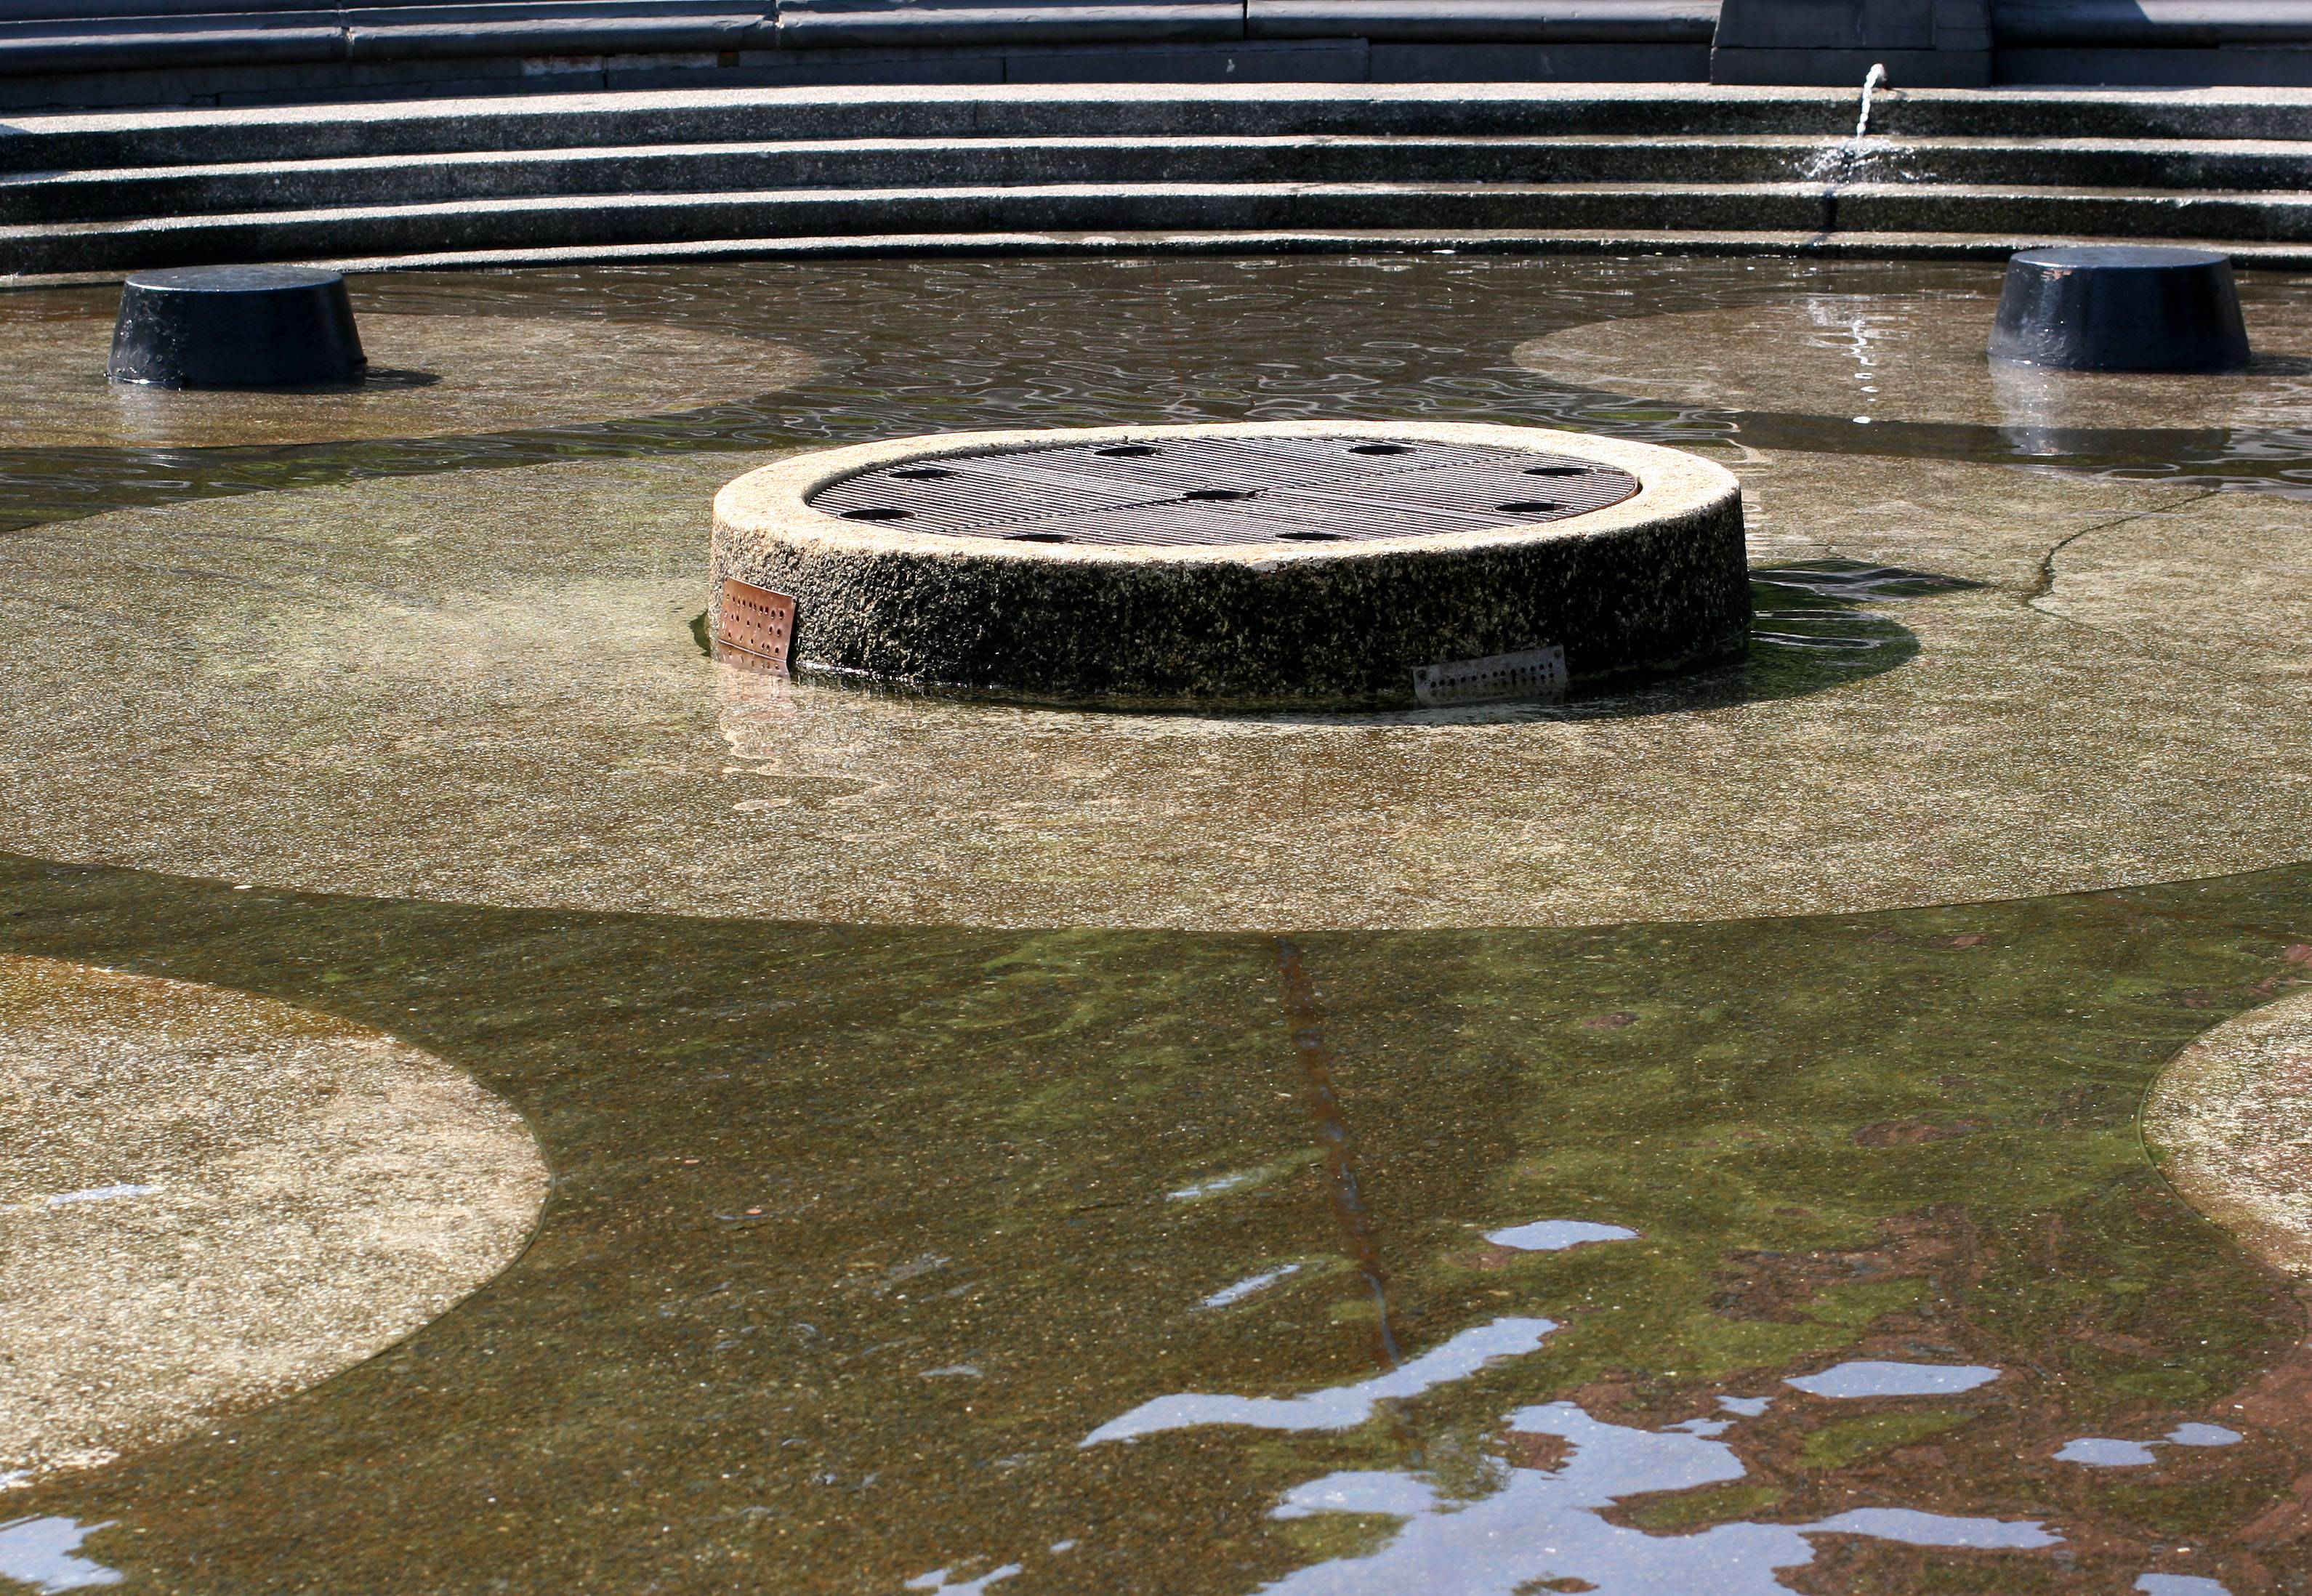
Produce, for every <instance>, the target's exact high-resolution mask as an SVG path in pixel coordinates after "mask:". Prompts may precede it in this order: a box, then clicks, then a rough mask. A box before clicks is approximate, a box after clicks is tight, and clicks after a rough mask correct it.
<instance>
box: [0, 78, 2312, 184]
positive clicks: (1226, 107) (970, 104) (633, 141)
mask: <svg viewBox="0 0 2312 1596" xmlns="http://www.w3.org/2000/svg"><path fill="white" fill-rule="evenodd" d="M629 98H636V99H638V98H644V97H641V96H633V97H629ZM670 98H671V99H675V100H677V101H679V103H674V104H670V105H667V106H664V107H661V108H652V107H647V106H640V107H636V106H628V107H622V108H617V109H591V108H583V107H569V106H556V105H551V104H549V105H546V106H542V107H541V106H539V105H536V104H516V105H512V106H507V105H505V104H504V103H502V102H497V101H490V102H483V103H482V104H480V105H479V106H474V105H468V106H466V107H465V108H463V109H449V110H445V109H442V108H428V109H425V110H393V111H391V112H390V113H375V112H371V111H357V112H354V113H347V112H344V111H338V110H328V111H319V112H313V113H308V114H304V115H293V114H283V113H279V112H266V113H259V114H248V113H244V114H241V115H236V116H202V115H200V114H197V113H171V114H167V115H155V116H145V117H124V118H25V119H23V120H22V121H20V122H19V123H17V124H16V125H15V126H14V127H11V128H9V129H7V130H5V131H0V171H20V172H21V171H101V170H118V169H123V168H136V167H147V166H166V165H211V164H223V163H229V162H251V161H285V162H287V161H309V160H329V159H347V158H357V157H361V156H381V155H431V154H444V153H495V152H514V151H539V150H559V149H584V148H606V147H607V148H633V147H636V146H642V145H692V144H725V143H734V142H740V141H764V140H800V139H815V138H946V139H962V138H972V137H999V138H1007V137H1008V138H1029V137H1066V136H1081V135H1082V134H1083V133H1084V132H1086V131H1087V130H1088V129H1097V130H1098V131H1099V132H1100V133H1102V134H1105V135H1109V136H1123V137H1178V136H1213V137H1239V138H1250V137H1285V136H1321V135H1343V136H1434V137H1502V136H1519V135H1523V136H1536V135H1552V136H1572V135H1591V136H1629V137H1639V136H1693V137H1709V136H1739V135H1761V134H1782V135H1791V136H1806V137H1819V138H1836V137H1839V136H1843V134H1845V133H1846V132H1848V131H1849V130H1851V129H1852V126H1853V117H1854V101H1853V98H1852V96H1848V95H1844V94H1836V93H1826V94H1818V95H1807V94H1803V93H1801V94H1781V93H1773V94H1762V95H1758V96H1756V97H1751V98H1740V97H1716V98H1713V97H1711V96H1709V95H1708V94H1706V93H1705V92H1699V91H1697V92H1691V93H1687V94H1683V95H1681V94H1674V93H1664V92H1642V93H1633V94H1625V95H1621V96H1612V97H1607V96H1599V97H1595V98H1591V97H1577V96H1567V95H1553V96H1537V97H1529V98H1528V97H1519V96H1516V95H1508V96H1497V95H1481V96H1475V97H1470V98H1466V99H1455V98H1452V97H1449V96H1443V95H1440V96H1437V97H1433V98H1432V97H1427V96H1398V95H1385V94H1372V93H1347V94H1343V93H1334V94H1330V95H1320V96H1309V97H1305V98H1302V97H1294V96H1282V97H1274V98H1272V97H1258V98H1225V99H1224V98H1219V97H1211V98H1199V97H1195V96H1190V95H1177V94H1147V93H1143V94H1140V95H1133V96H1092V97H1085V98H1078V97H1075V96H1073V95H1046V96H1037V97H1004V96H1003V95H1001V94H994V93H985V94H981V95H977V96H958V95H956V94H954V93H952V92H948V91H924V92H920V93H919V94H918V95H916V96H914V97H898V98H891V99H880V98H878V99H867V100H859V99H845V98H841V97H832V96H830V97H825V98H819V99H812V98H799V97H788V98H785V99H770V100H750V99H748V98H746V97H743V96H727V97H722V100H723V102H722V103H699V102H697V101H695V100H692V99H691V98H690V97H670ZM2306 127H2307V124H2306V119H2305V118H2304V116H2303V115H2302V114H2301V112H2300V111H2299V110H2298V109H2297V108H2295V107H2292V106H2287V105H2274V104H2257V103H2253V102H2248V101H2188V100H2185V101H2177V100H2174V99H2170V100H2168V101H2165V102H2160V101H2153V100H2150V99H2129V98H2124V97H2105V96H2095V95H2087V94H2082V95H2077V96H2062V97H2048V96H2024V95H1995V94H1994V95H1981V96H1972V97H1967V96H1941V97H1935V98H1926V97H1920V98H1914V99H1912V100H1909V101H1904V100H1902V99H1900V98H1899V97H1897V98H1895V99H1892V100H1889V101H1881V106H1880V110H1878V113H1877V114H1876V115H1875V117H1874V118H1873V122H1872V128H1873V131H1874V132H1877V133H1879V134H1883V135H1887V136H1891V137H1895V138H1902V137H1914V138H1924V137H1980V138H2009V137H2068V138H2115V139H2130V140H2150V139H2175V138H2203V139H2206V138H2232V139H2240V138H2264V139H2291V138H2300V137H2302V136H2304V135H2305V132H2306Z"/></svg>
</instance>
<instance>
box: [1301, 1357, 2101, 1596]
mask: <svg viewBox="0 0 2312 1596" xmlns="http://www.w3.org/2000/svg"><path fill="white" fill-rule="evenodd" d="M1730 1423H1731V1421H1726V1420H1701V1419H1698V1420H1693V1421H1689V1422H1688V1423H1686V1424H1685V1425H1678V1426H1676V1427H1675V1428H1672V1429H1668V1430H1644V1429H1639V1428H1636V1427H1634V1426H1631V1425H1616V1424H1609V1423H1607V1422H1606V1421H1604V1420H1601V1419H1598V1418H1595V1417H1593V1416H1590V1415H1589V1413H1588V1412H1586V1411H1584V1410H1583V1409H1582V1408H1581V1407H1579V1406H1577V1405H1576V1404H1574V1403H1572V1402H1549V1403H1544V1404H1542V1405H1540V1406H1538V1407H1526V1408H1521V1409H1519V1410H1518V1411H1517V1412H1514V1413H1512V1414H1511V1415H1510V1416H1509V1418H1508V1421H1507V1425H1506V1428H1507V1430H1508V1432H1509V1434H1510V1436H1511V1439H1514V1438H1515V1437H1518V1436H1549V1437H1554V1438H1556V1439H1558V1440H1560V1441H1562V1442H1563V1443H1565V1444H1566V1446H1567V1448H1568V1449H1569V1451H1568V1453H1567V1455H1566V1457H1565V1460H1564V1461H1563V1463H1561V1464H1559V1465H1558V1466H1557V1467H1555V1468H1554V1469H1549V1468H1525V1467H1519V1466H1515V1465H1511V1466H1508V1467H1506V1468H1505V1469H1503V1470H1502V1475H1501V1476H1500V1477H1499V1478H1498V1479H1497V1480H1496V1481H1495V1482H1493V1489H1492V1490H1491V1491H1490V1493H1489V1494H1487V1495H1484V1496H1483V1497H1482V1498H1480V1499H1478V1500H1476V1501H1464V1500H1457V1499H1455V1498H1452V1497H1450V1496H1448V1495H1444V1494H1442V1493H1441V1492H1440V1491H1439V1490H1438V1489H1437V1488H1436V1487H1435V1486H1432V1485H1431V1484H1430V1483H1428V1482H1427V1481H1424V1480H1421V1479H1418V1478H1414V1476H1412V1475H1409V1474H1403V1473H1394V1472H1387V1471H1376V1470H1365V1471H1350V1472H1344V1473H1338V1474H1332V1475H1327V1477H1325V1478H1322V1479H1318V1480H1314V1481H1311V1482H1310V1483H1309V1484H1307V1485H1304V1486H1295V1487H1293V1488H1292V1489H1291V1490H1289V1491H1287V1492H1286V1493H1285V1495H1284V1499H1283V1503H1282V1504H1280V1505H1279V1506H1278V1507H1277V1508H1276V1509H1275V1513H1274V1516H1275V1517H1277V1518H1279V1519H1287V1520H1289V1519H1303V1518H1308V1517H1309V1516H1311V1515H1314V1514H1319V1513H1370V1514H1378V1515H1381V1516H1384V1517H1388V1518H1395V1519H1401V1520H1403V1521H1404V1522H1403V1523H1402V1525H1401V1526H1400V1527H1399V1528H1398V1529H1397V1532H1396V1533H1395V1534H1394V1535H1393V1536H1392V1537H1391V1538H1390V1539H1389V1540H1388V1544H1387V1545H1386V1546H1384V1547H1383V1548H1381V1549H1379V1550H1378V1551H1376V1552H1373V1553H1371V1554H1370V1555H1368V1556H1364V1557H1345V1558H1340V1559H1336V1560H1335V1561H1333V1562H1329V1563H1319V1564H1317V1565H1312V1566H1310V1567H1308V1568H1303V1569H1300V1570H1299V1571H1297V1572H1295V1573H1293V1574H1289V1575H1287V1576H1286V1577H1284V1578H1283V1579H1281V1580H1276V1581H1274V1582H1272V1583H1269V1584H1268V1585H1266V1586H1264V1587H1263V1588H1264V1589H1265V1590H1269V1591H1278V1592H1292V1593H1293V1596H1368V1593H1369V1596H1405V1593H1406V1592H1414V1591H1418V1592H1428V1593H1432V1596H1519V1593H1520V1592H1533V1591H1537V1590H1547V1589H1552V1588H1556V1589H1563V1590H1578V1591H1589V1592H1597V1593H1598V1596H1664V1593H1665V1592H1677V1593H1678V1596H1766V1593H1768V1592H1784V1591H1789V1590H1791V1589H1792V1587H1791V1586H1789V1585H1786V1584H1784V1583H1782V1581H1781V1580H1780V1579H1778V1578H1776V1577H1775V1574H1776V1571H1777V1570H1780V1569H1785V1568H1800V1567H1804V1566H1805V1565H1808V1564H1809V1563H1811V1562H1813V1561H1814V1559H1815V1552H1816V1548H1815V1547H1814V1544H1813V1543H1812V1542H1811V1541H1810V1540H1809V1539H1808V1537H1809V1536H1814V1535H1852V1536H1860V1537H1865V1538H1869V1539H1878V1540H1890V1541H1899V1542H1902V1543H1905V1544H1906V1545H1910V1546H1917V1547H1949V1548H1968V1549H1978V1550H2009V1551H2015V1550H2036V1549H2038V1548H2045V1547H2052V1546H2055V1545H2058V1544H2060V1543H2061V1541H2062V1537H2061V1536H2059V1535H2056V1534H2054V1532H2052V1531H2050V1530H2047V1529H2045V1527H2044V1526H2043V1525H2042V1524H2041V1523H2040V1522H2039V1521H2036V1520H2019V1521H2007V1520H2000V1519H1992V1518H1962V1517H1954V1516H1950V1515H1947V1514H1943V1513H1922V1512H1918V1511H1915V1510H1913V1509H1908V1508H1890V1507H1865V1508H1855V1509H1851V1510H1849V1511H1847V1512H1844V1513H1835V1514H1833V1515H1831V1516H1830V1517H1827V1518H1824V1519H1819V1520H1817V1521H1813V1522H1811V1523H1803V1524H1761V1523H1752V1522H1747V1521H1735V1522H1725V1523H1716V1524H1712V1525H1711V1526H1710V1527H1709V1528H1708V1529H1705V1530H1697V1531H1694V1532H1691V1533H1686V1534H1672V1535H1660V1534H1652V1533H1649V1532H1648V1531H1646V1530H1642V1529H1638V1528H1634V1527H1633V1526H1630V1525H1627V1524H1622V1523H1616V1522H1614V1521H1611V1520H1609V1519H1608V1518H1607V1516H1606V1513H1605V1510H1607V1509H1608V1508H1611V1507H1614V1506H1615V1505H1616V1504H1618V1503H1621V1502H1623V1501H1625V1500H1626V1499H1628V1498H1630V1497H1633V1496H1640V1495H1651V1494H1654V1493H1658V1492H1664V1491H1695V1490H1699V1489H1701V1488H1702V1487H1703V1486H1724V1485H1729V1484H1731V1483H1732V1482H1735V1481H1738V1480H1740V1479H1743V1478H1746V1477H1747V1474H1748V1472H1749V1471H1748V1470H1747V1469H1746V1468H1745V1467H1744V1466H1743V1463H1742V1460H1740V1459H1739V1458H1738V1457H1737V1456H1736V1455H1735V1452H1734V1449H1733V1448H1732V1447H1730V1446H1729V1445H1727V1444H1726V1443H1724V1442H1722V1441H1721V1440H1719V1439H1717V1437H1719V1436H1720V1435H1721V1434H1725V1433H1726V1431H1727V1430H1728V1429H1729V1428H1730ZM1553 1581H1558V1582H1564V1583H1562V1584H1558V1585H1556V1586H1554V1587H1553V1586H1552V1585H1551V1584H1550V1583H1549V1582H1553ZM1577 1581H1578V1582H1581V1583H1574V1582H1577Z"/></svg>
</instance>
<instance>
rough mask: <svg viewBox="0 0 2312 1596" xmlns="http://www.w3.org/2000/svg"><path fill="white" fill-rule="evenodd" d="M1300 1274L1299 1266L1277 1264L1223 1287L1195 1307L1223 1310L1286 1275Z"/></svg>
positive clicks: (1263, 1289) (1266, 1287) (1264, 1288)
mask: <svg viewBox="0 0 2312 1596" xmlns="http://www.w3.org/2000/svg"><path fill="white" fill-rule="evenodd" d="M1299 1273H1300V1265H1299V1264H1279V1265H1278V1266H1277V1267H1274V1268H1273V1269H1263V1270H1262V1271H1261V1272H1260V1273H1259V1274H1257V1275H1248V1276H1245V1277H1244V1278H1243V1279H1242V1280H1239V1281H1238V1282H1237V1283H1236V1284H1235V1285H1224V1286H1222V1288H1221V1289H1220V1290H1218V1291H1216V1292H1214V1293H1213V1294H1212V1295H1211V1296H1208V1297H1206V1298H1205V1299H1204V1301H1203V1302H1199V1303H1197V1304H1196V1305H1197V1306H1198V1307H1200V1308H1225V1307H1227V1306H1228V1305H1229V1304H1230V1302H1243V1301H1244V1300H1245V1298H1247V1297H1248V1296H1250V1295H1252V1293H1255V1292H1257V1291H1265V1290H1267V1289H1268V1288H1269V1287H1270V1286H1272V1285H1275V1284H1276V1283H1277V1282H1278V1281H1280V1280H1282V1279H1283V1278H1284V1277H1285V1276H1288V1275H1297V1274H1299Z"/></svg>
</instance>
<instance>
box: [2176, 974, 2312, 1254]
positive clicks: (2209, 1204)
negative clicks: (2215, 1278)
mask: <svg viewBox="0 0 2312 1596" xmlns="http://www.w3.org/2000/svg"><path fill="white" fill-rule="evenodd" d="M2296 951H2298V952H2299V953H2300V954H2301V955H2302V956H2303V957H2304V958H2305V959H2306V960H2312V947H2307V948H2303V949H2299V950H2296ZM2143 1136H2144V1140H2145V1141H2146V1142H2147V1143H2149V1144H2150V1146H2151V1148H2152V1151H2153V1153H2154V1155H2155V1156H2156V1157H2157V1158H2158V1160H2159V1168H2160V1172H2161V1173H2163V1174H2165V1175H2166V1176H2167V1177H2168V1180H2169V1182H2170V1183H2171V1184H2173V1185H2174V1186H2175V1188H2176V1190H2177V1191H2179V1192H2181V1193H2182V1194H2183V1196H2184V1197H2185V1200H2186V1201H2188V1202H2189V1203H2191V1204H2192V1206H2194V1207H2195V1208H2198V1209H2199V1210H2200V1211H2201V1212H2202V1213H2203V1214H2205V1215H2207V1216H2208V1217H2209V1218H2211V1219H2212V1220H2214V1221H2215V1222H2216V1223H2219V1224H2220V1225H2222V1226H2223V1227H2224V1228H2225V1229H2226V1230H2228V1231H2229V1232H2232V1234H2233V1235H2234V1236H2235V1237H2237V1238H2238V1241H2239V1242H2240V1244H2241V1245H2242V1246H2244V1247H2246V1249H2247V1250H2249V1251H2250V1252H2252V1253H2254V1254H2255V1256H2256V1257H2258V1258H2262V1259H2263V1260H2264V1262H2265V1263H2267V1264H2270V1265H2271V1266H2273V1267H2274V1268H2277V1269H2283V1270H2286V1271H2287V1272H2288V1273H2290V1274H2291V1275H2295V1276H2312V992H2298V993H2295V994H2292V995H2289V996H2286V997H2282V998H2281V999H2280V1000H2279V1001H2277V1002H2275V1003H2273V1004H2268V1005H2267V1006H2265V1007H2264V1008H2260V1009H2254V1010H2251V1011H2249V1012H2248V1013H2245V1014H2242V1015H2241V1016H2240V1017H2239V1018H2238V1019H2236V1020H2230V1021H2227V1022H2224V1023H2223V1024H2221V1025H2219V1026H2217V1027H2216V1028H2215V1029H2213V1030H2210V1031H2209V1032H2208V1033H2207V1034H2206V1035H2204V1036H2203V1037H2201V1038H2200V1039H2198V1040H2196V1041H2194V1043H2192V1045H2191V1046H2190V1047H2188V1048H2185V1049H2184V1050H2183V1051H2182V1052H2181V1053H2179V1054H2177V1055H2176V1058H2175V1059H2174V1061H2173V1062H2171V1063H2170V1064H2169V1065H2168V1067H2167V1069H2166V1070H2165V1071H2163V1072H2162V1073H2161V1074H2160V1076H2159V1080H2158V1081H2156V1082H2154V1083H2153V1084H2152V1088H2151V1092H2150V1096H2149V1097H2148V1098H2147V1099H2146V1100H2145V1102H2144V1108H2143Z"/></svg>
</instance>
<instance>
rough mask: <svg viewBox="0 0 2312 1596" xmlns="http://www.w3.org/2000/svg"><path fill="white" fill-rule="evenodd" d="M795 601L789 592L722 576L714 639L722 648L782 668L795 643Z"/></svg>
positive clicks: (783, 668) (785, 665) (785, 666)
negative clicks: (720, 613)
mask: <svg viewBox="0 0 2312 1596" xmlns="http://www.w3.org/2000/svg"><path fill="white" fill-rule="evenodd" d="M794 618H795V601H794V599H793V596H792V595H791V594H787V593H777V592H772V591H771V590H770V589H769V588H766V587H756V586H754V585H753V584H752V583H745V582H740V581H739V580H738V579H737V578H736V577H731V576H725V577H724V578H723V579H722V616H721V618H720V620H719V621H718V623H717V624H716V627H715V629H714V641H715V642H717V643H719V644H721V645H722V646H723V647H725V648H735V649H737V650H738V651H739V652H740V653H745V654H751V655H753V656H754V657H755V658H756V659H758V660H767V661H769V662H771V663H772V664H774V665H776V666H777V667H778V668H779V669H780V670H782V671H784V670H785V669H786V668H787V650H788V648H789V646H790V645H792V644H793V642H794Z"/></svg>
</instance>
